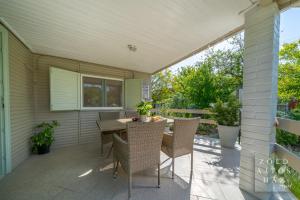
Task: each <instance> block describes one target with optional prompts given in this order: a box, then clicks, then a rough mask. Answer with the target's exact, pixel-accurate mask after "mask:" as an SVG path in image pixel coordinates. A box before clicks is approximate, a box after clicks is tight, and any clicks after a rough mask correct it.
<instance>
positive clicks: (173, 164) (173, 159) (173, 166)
mask: <svg viewBox="0 0 300 200" xmlns="http://www.w3.org/2000/svg"><path fill="white" fill-rule="evenodd" d="M174 170H175V158H172V179H174Z"/></svg>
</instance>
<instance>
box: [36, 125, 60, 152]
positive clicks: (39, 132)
mask: <svg viewBox="0 0 300 200" xmlns="http://www.w3.org/2000/svg"><path fill="white" fill-rule="evenodd" d="M57 126H59V124H58V122H57V121H52V122H51V123H46V122H43V123H41V124H39V125H37V126H36V127H35V133H34V135H33V136H32V137H31V138H30V139H31V143H32V152H34V153H38V154H45V153H49V151H50V146H51V144H52V142H53V141H54V137H53V133H54V129H55V128H56V127H57Z"/></svg>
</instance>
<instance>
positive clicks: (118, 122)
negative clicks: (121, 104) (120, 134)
mask: <svg viewBox="0 0 300 200" xmlns="http://www.w3.org/2000/svg"><path fill="white" fill-rule="evenodd" d="M164 119H166V120H167V124H172V123H174V119H169V118H164ZM128 122H132V119H131V118H124V119H112V120H103V121H101V131H118V130H125V129H126V124H127V123H128Z"/></svg>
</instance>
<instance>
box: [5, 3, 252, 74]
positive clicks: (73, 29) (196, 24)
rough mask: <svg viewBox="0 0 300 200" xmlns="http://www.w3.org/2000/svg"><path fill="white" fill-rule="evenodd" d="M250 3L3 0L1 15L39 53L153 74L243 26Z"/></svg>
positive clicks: (15, 32)
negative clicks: (132, 49)
mask: <svg viewBox="0 0 300 200" xmlns="http://www.w3.org/2000/svg"><path fill="white" fill-rule="evenodd" d="M249 6H251V1H250V0H238V1H236V0H226V1H224V0H163V1H147V0H130V1H124V0H116V1H111V0H102V1H93V0H87V1H81V0H71V1H62V0H51V1H49V0H41V1H36V0H22V1H17V0H12V1H0V13H1V14H0V17H1V21H2V22H3V23H4V24H5V25H6V26H7V27H8V28H10V29H11V30H12V31H13V32H14V34H15V35H17V36H18V37H19V38H20V39H21V40H22V41H23V42H24V43H25V44H26V46H28V47H29V48H30V49H31V51H32V52H34V53H39V54H47V55H53V56H58V57H64V58H70V59H75V60H82V61H87V62H92V63H98V64H104V65H108V66H115V67H119V68H126V69H130V70H136V71H142V72H148V73H153V72H155V71H157V70H160V69H162V68H164V67H166V66H169V65H170V64H172V63H174V62H176V61H178V60H180V59H181V58H183V57H185V56H187V55H189V54H190V53H191V52H194V51H195V50H197V49H199V48H200V49H201V48H204V47H205V46H207V44H209V43H211V42H213V41H216V40H217V39H218V38H221V37H223V36H224V35H227V34H229V33H232V32H234V31H237V30H240V28H241V27H242V25H243V24H244V17H243V12H241V11H243V10H244V9H246V8H248V7H249ZM128 44H133V45H136V47H137V51H135V52H131V51H129V50H128V48H127V45H128Z"/></svg>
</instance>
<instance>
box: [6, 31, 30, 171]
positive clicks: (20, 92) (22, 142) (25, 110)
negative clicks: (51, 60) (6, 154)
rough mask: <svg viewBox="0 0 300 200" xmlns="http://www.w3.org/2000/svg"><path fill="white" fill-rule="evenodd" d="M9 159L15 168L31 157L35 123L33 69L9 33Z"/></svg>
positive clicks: (24, 51) (17, 42)
mask: <svg viewBox="0 0 300 200" xmlns="http://www.w3.org/2000/svg"><path fill="white" fill-rule="evenodd" d="M8 45H9V46H8V48H9V67H10V69H9V70H10V101H11V102H10V106H11V108H10V110H11V156H12V168H15V167H16V166H17V165H18V164H20V163H21V162H22V161H23V160H25V159H26V158H27V157H28V156H29V154H30V144H29V138H30V136H31V134H32V125H33V121H34V106H33V65H32V54H31V52H30V51H29V50H28V49H27V48H26V47H25V46H24V45H23V44H22V43H21V42H20V41H19V40H18V39H17V38H15V37H14V36H13V35H12V34H11V33H9V41H8Z"/></svg>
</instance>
